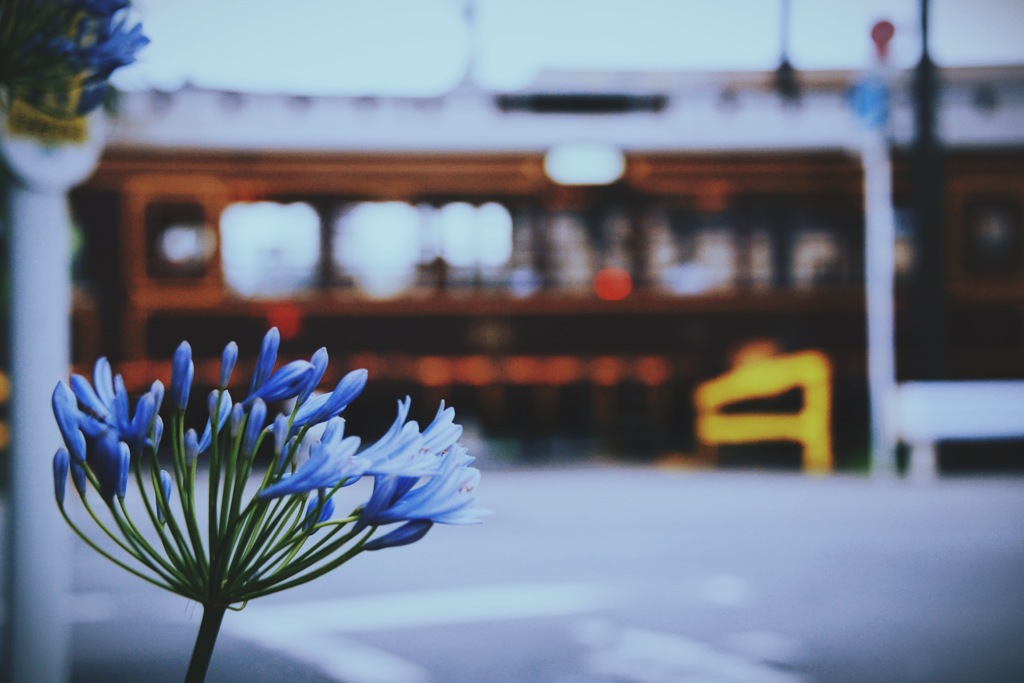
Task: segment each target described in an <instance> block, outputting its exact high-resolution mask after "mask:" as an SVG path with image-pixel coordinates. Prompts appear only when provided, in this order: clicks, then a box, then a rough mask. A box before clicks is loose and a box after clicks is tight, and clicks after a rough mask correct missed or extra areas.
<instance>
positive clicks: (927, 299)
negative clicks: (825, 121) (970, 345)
mask: <svg viewBox="0 0 1024 683" xmlns="http://www.w3.org/2000/svg"><path fill="white" fill-rule="evenodd" d="M920 2H921V61H920V62H918V65H917V69H916V72H915V74H914V109H915V120H916V124H917V135H916V138H915V140H914V149H913V159H912V162H911V170H912V172H913V186H912V187H913V190H914V205H915V209H916V211H915V214H916V216H917V239H918V256H919V260H918V265H919V267H920V270H919V271H918V276H919V282H918V285H919V288H918V297H917V300H916V306H915V309H916V310H915V314H914V316H913V317H912V323H913V326H914V330H913V335H912V336H913V338H914V339H915V340H917V343H918V344H920V348H919V349H917V353H915V354H914V356H916V357H917V358H918V359H919V361H918V363H919V365H918V367H916V368H914V371H915V374H917V375H918V376H919V377H920V378H922V379H945V378H946V375H947V373H948V361H949V333H950V330H949V319H948V310H947V307H946V283H945V278H944V277H943V271H944V265H945V264H944V258H943V253H944V252H943V244H942V242H943V236H942V217H941V213H940V211H941V202H942V169H941V165H942V157H941V154H940V149H939V141H938V137H937V135H936V131H935V128H936V103H937V101H938V78H937V75H936V70H935V64H934V63H933V62H932V60H931V56H930V54H929V49H928V0H920Z"/></svg>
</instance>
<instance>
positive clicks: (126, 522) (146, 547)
mask: <svg viewBox="0 0 1024 683" xmlns="http://www.w3.org/2000/svg"><path fill="white" fill-rule="evenodd" d="M118 504H119V505H120V507H121V514H117V513H116V511H115V515H114V516H115V518H116V519H117V520H118V525H119V526H121V529H122V532H123V533H125V536H126V538H128V537H130V538H131V541H130V542H131V544H132V545H133V546H134V547H136V548H138V549H139V551H140V552H142V553H144V554H146V555H147V556H149V557H151V558H153V560H155V561H156V563H157V564H158V565H160V566H161V567H162V568H163V569H164V571H166V572H167V573H168V574H170V575H172V576H174V577H175V578H177V579H178V580H179V581H181V582H182V583H188V579H187V578H186V576H185V574H184V573H183V571H182V569H183V568H182V566H181V563H180V562H174V561H173V560H171V561H168V559H165V558H164V557H163V556H162V555H160V553H158V552H157V551H156V549H155V548H153V546H152V545H150V543H149V541H147V540H146V538H145V537H144V536H143V535H142V534H141V533H140V532H139V530H138V529H137V528H136V527H135V524H134V523H133V522H132V520H131V517H129V516H128V510H127V509H126V508H125V504H124V499H119V500H118Z"/></svg>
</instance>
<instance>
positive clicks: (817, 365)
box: [694, 351, 832, 473]
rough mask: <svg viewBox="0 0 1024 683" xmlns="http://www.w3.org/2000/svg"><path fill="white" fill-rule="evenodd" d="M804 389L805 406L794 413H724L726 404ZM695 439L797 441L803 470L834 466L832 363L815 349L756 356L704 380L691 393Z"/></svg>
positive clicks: (708, 441)
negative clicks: (694, 419) (801, 455)
mask: <svg viewBox="0 0 1024 683" xmlns="http://www.w3.org/2000/svg"><path fill="white" fill-rule="evenodd" d="M796 388H800V389H802V390H803V398H804V400H803V408H802V409H801V410H800V411H799V412H796V413H754V414H731V415H725V414H722V413H721V412H720V410H721V409H722V408H724V407H725V406H727V405H729V404H732V403H737V402H739V401H747V400H752V399H758V398H768V397H771V396H778V395H780V394H782V393H785V392H787V391H790V390H791V389H796ZM694 402H695V404H696V408H697V439H698V440H699V441H700V442H701V443H702V444H706V445H710V446H717V445H720V444H740V443H757V442H760V441H795V442H797V443H799V444H800V445H801V446H802V447H803V468H804V471H807V472H814V473H825V472H829V471H831V469H832V426H831V415H832V364H831V362H830V361H829V359H828V357H827V356H826V355H825V354H823V353H821V352H819V351H802V352H799V353H791V354H786V355H780V356H759V357H757V358H754V359H751V360H746V361H743V362H741V363H740V364H738V365H737V366H736V367H735V368H733V369H732V370H730V371H729V372H727V373H725V374H724V375H722V376H720V377H716V378H714V379H711V380H708V381H707V382H704V383H703V384H701V385H699V386H698V387H697V390H696V391H695V393H694Z"/></svg>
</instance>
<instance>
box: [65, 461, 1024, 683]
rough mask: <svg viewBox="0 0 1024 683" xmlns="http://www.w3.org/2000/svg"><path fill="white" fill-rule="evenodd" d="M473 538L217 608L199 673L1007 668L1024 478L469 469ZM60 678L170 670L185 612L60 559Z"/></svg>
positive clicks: (192, 616) (298, 679) (937, 673)
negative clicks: (71, 581)
mask: <svg viewBox="0 0 1024 683" xmlns="http://www.w3.org/2000/svg"><path fill="white" fill-rule="evenodd" d="M480 496H481V499H482V501H483V502H484V503H485V504H486V505H487V506H488V507H491V508H493V509H494V510H495V511H496V512H497V514H496V515H495V516H494V517H492V518H490V519H489V520H488V521H487V523H486V524H484V525H482V526H478V527H468V528H467V527H462V528H449V527H440V528H435V529H434V530H432V531H431V532H430V534H429V535H428V537H427V538H426V539H424V541H422V542H420V543H418V544H416V545H414V546H410V547H407V548H396V549H393V550H390V551H386V552H380V553H372V554H367V555H364V556H362V557H360V558H358V559H357V560H356V561H354V562H353V563H351V564H349V565H347V566H346V567H344V568H342V569H341V570H339V571H338V572H335V573H334V574H333V575H331V576H329V577H327V578H325V579H321V580H320V581H318V582H316V583H313V584H310V585H308V586H305V587H303V588H300V589H296V590H294V591H291V592H290V593H285V594H282V595H280V596H275V597H271V598H266V599H263V600H262V601H257V602H254V603H252V604H250V605H249V606H248V607H247V608H246V609H245V611H243V612H241V613H237V614H236V613H229V614H228V616H227V618H226V621H225V626H224V631H223V635H222V639H221V641H220V643H219V644H218V650H217V652H216V654H215V657H214V662H213V665H212V669H211V675H210V681H211V682H212V681H225V682H228V683H234V682H236V681H238V682H241V681H246V682H251V683H264V682H266V683H270V682H271V681H274V682H275V683H276V682H277V681H281V680H286V681H289V682H291V683H332V682H334V683H427V682H435V683H519V682H527V681H528V682H534V681H536V682H539V683H622V682H630V683H632V682H635V683H676V682H679V683H682V682H684V681H686V682H693V681H700V682H702V683H717V682H726V681H729V682H737V681H751V682H757V683H760V682H765V683H772V682H776V681H777V682H780V683H797V682H800V683H808V682H811V681H816V682H830V683H843V682H850V683H871V682H875V681H877V682H879V683H881V682H883V681H884V682H889V681H904V682H911V681H930V682H931V681H934V682H940V683H941V682H944V681H949V682H954V681H986V682H987V683H999V682H1003V681H1005V682H1007V683H1009V682H1011V681H1020V680H1022V678H1024V647H1022V645H1024V478H1015V479H994V478H987V479H945V480H941V481H939V482H937V483H935V484H933V485H930V486H916V485H912V484H908V483H906V482H900V481H889V482H878V481H871V480H867V479H861V478H852V477H833V478H823V479H815V478H806V477H802V476H798V475H786V474H757V473H736V472H685V471H665V470H657V469H650V468H628V467H617V466H607V467H581V468H573V469H554V470H552V469H547V470H535V471H522V470H519V471H490V472H485V475H484V481H483V484H482V485H481V487H480ZM75 563H76V565H75V575H76V579H75V595H74V599H73V600H72V603H71V604H70V605H69V610H70V613H71V615H72V618H73V619H74V620H75V626H74V637H75V649H74V677H73V680H74V682H75V683H94V682H96V683H99V682H100V681H102V682H103V683H122V682H124V683H128V682H129V681H132V682H135V681H146V682H147V683H164V682H165V681H166V682H167V683H171V682H177V681H180V680H181V678H182V676H183V672H184V668H185V665H186V663H187V658H188V654H189V651H190V647H191V640H192V638H193V637H194V633H195V630H196V628H197V626H198V620H199V616H200V615H199V612H198V609H197V608H196V607H195V606H194V605H190V604H188V603H187V602H185V601H184V600H182V599H180V598H177V597H175V596H173V595H170V594H163V593H161V592H159V591H158V590H156V589H152V588H150V587H149V586H148V585H146V584H143V583H142V582H140V581H138V580H136V579H133V578H132V577H130V576H128V575H124V576H122V573H120V572H119V571H118V570H116V569H114V568H113V567H108V566H106V565H105V564H104V563H103V561H102V560H100V559H98V558H96V557H95V556H93V555H92V554H91V553H90V552H89V551H88V550H87V549H85V548H84V547H79V549H78V552H77V553H76V558H75Z"/></svg>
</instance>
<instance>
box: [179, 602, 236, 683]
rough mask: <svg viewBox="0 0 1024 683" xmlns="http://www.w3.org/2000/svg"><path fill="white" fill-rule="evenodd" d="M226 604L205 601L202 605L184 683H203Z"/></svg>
mask: <svg viewBox="0 0 1024 683" xmlns="http://www.w3.org/2000/svg"><path fill="white" fill-rule="evenodd" d="M226 611H227V605H221V604H218V603H207V604H205V605H203V620H202V622H201V623H200V624H199V634H198V635H197V636H196V644H195V647H193V648H192V659H191V661H189V664H188V672H187V673H186V674H185V683H203V681H205V680H206V671H207V669H209V668H210V659H211V658H212V657H213V646H214V645H216V644H217V634H218V633H220V625H221V622H222V621H223V620H224V613H225V612H226Z"/></svg>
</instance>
